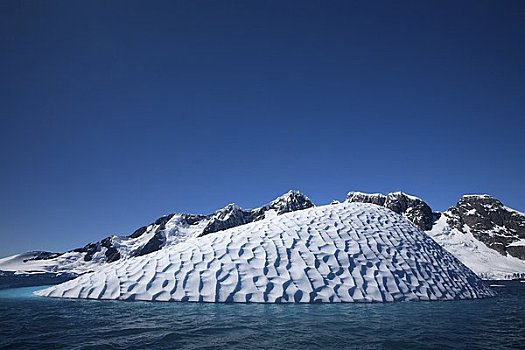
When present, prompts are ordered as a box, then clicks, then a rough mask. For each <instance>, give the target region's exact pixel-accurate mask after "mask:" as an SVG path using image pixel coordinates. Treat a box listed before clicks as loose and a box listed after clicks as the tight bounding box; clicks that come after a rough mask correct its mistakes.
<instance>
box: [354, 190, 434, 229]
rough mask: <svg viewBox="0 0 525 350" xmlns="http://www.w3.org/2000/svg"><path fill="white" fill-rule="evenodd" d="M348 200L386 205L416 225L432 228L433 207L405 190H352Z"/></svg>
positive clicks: (421, 227) (422, 227)
mask: <svg viewBox="0 0 525 350" xmlns="http://www.w3.org/2000/svg"><path fill="white" fill-rule="evenodd" d="M346 201H348V202H359V203H372V204H376V205H379V206H382V207H386V208H388V209H390V210H392V211H393V212H396V213H398V214H402V215H404V216H405V217H406V218H407V219H408V220H410V221H411V222H412V223H413V224H414V225H416V226H417V227H419V228H420V229H422V230H424V231H427V230H430V229H431V228H432V223H433V222H434V214H433V213H432V209H431V208H430V207H429V206H428V204H426V203H425V202H424V201H422V200H421V199H419V198H417V197H414V196H410V195H407V194H405V193H403V192H393V193H389V194H388V195H386V196H385V195H384V194H381V193H373V194H369V193H362V192H350V193H348V195H347V196H346Z"/></svg>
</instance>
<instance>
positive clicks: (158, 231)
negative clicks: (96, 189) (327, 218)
mask: <svg viewBox="0 0 525 350" xmlns="http://www.w3.org/2000/svg"><path fill="white" fill-rule="evenodd" d="M313 206H314V205H313V203H312V202H311V201H310V199H309V198H308V197H306V196H305V195H303V194H301V193H299V192H297V191H289V192H288V193H285V194H284V195H282V196H280V197H278V198H276V199H275V200H273V201H272V202H270V203H268V204H266V205H264V206H262V207H260V208H256V209H252V210H244V209H241V208H240V207H239V206H237V205H235V204H229V205H227V206H226V207H224V208H222V209H220V210H217V211H216V212H214V213H212V214H210V215H198V214H179V213H174V214H169V215H164V216H162V217H160V218H158V219H157V220H155V221H154V222H153V223H151V224H149V225H146V226H142V227H140V228H138V229H137V230H135V231H134V232H133V233H132V234H130V235H128V236H110V237H106V238H104V239H102V240H100V241H98V242H94V243H89V244H87V245H86V246H84V247H82V248H77V249H74V250H71V251H68V252H65V253H51V252H41V251H36V252H28V253H23V254H18V255H14V256H10V257H6V258H2V259H0V273H1V272H2V271H4V272H14V273H17V274H41V273H65V272H67V273H73V274H82V273H85V272H89V271H94V270H97V269H99V268H100V267H101V266H103V265H105V264H107V263H113V262H115V261H118V260H121V259H129V258H132V257H136V256H143V255H147V254H150V253H153V252H155V251H157V250H159V249H162V248H163V247H165V246H169V245H173V244H177V243H179V242H183V241H185V240H186V239H188V238H190V237H200V236H204V235H207V234H210V233H213V232H217V231H222V230H226V229H228V228H232V227H236V226H239V225H244V224H247V223H250V222H254V221H258V220H262V219H264V218H265V217H266V216H267V215H272V216H273V215H281V214H284V213H287V212H291V211H296V210H302V209H306V208H311V207H313Z"/></svg>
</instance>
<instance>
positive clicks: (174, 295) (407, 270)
mask: <svg viewBox="0 0 525 350" xmlns="http://www.w3.org/2000/svg"><path fill="white" fill-rule="evenodd" d="M37 294H38V295H41V296H50V297H68V298H89V299H119V300H154V301H170V300H171V301H201V302H241V303H246V302H260V303H263V302H268V303H279V302H303V303H311V302H389V301H398V300H451V299H469V298H480V297H487V296H491V295H492V292H491V290H490V289H488V288H487V287H486V286H485V285H484V284H483V282H482V281H481V280H480V279H479V278H478V277H476V275H474V273H472V272H471V271H470V270H469V269H468V268H467V267H465V266H464V265H463V264H461V263H460V262H459V261H458V260H457V259H456V258H454V257H453V256H452V255H451V254H450V253H448V252H446V251H445V250H444V249H442V248H441V247H440V246H439V245H438V244H437V243H435V242H434V241H433V240H432V239H431V238H430V237H428V236H427V235H426V234H425V233H424V232H422V231H420V230H418V229H417V228H416V227H414V226H413V225H412V224H411V223H409V222H408V221H407V220H406V219H404V218H403V217H402V216H400V215H398V214H396V213H394V212H392V211H390V210H388V209H386V208H382V207H378V206H376V205H373V204H363V203H342V204H336V205H328V206H322V207H316V208H311V209H306V210H301V211H297V212H293V213H288V214H284V215H280V216H275V217H271V218H267V219H264V220H262V221H258V222H254V223H251V224H247V225H243V226H240V227H236V228H232V229H229V230H225V231H220V232H216V233H213V234H210V235H208V236H204V237H200V238H194V239H190V240H188V241H186V242H183V243H180V244H177V245H174V246H171V247H167V248H165V249H163V250H160V251H158V252H155V253H152V254H149V255H146V256H142V257H136V258H132V259H128V260H124V261H119V262H117V263H115V264H112V265H108V266H106V267H104V268H102V269H101V270H100V271H97V272H93V273H88V274H85V275H82V276H80V277H79V278H77V279H75V280H71V281H68V282H66V283H63V284H60V285H57V286H54V287H50V288H48V289H45V290H42V291H39V292H37Z"/></svg>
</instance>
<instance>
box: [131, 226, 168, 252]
mask: <svg viewBox="0 0 525 350" xmlns="http://www.w3.org/2000/svg"><path fill="white" fill-rule="evenodd" d="M165 242H166V235H165V234H164V231H158V232H157V233H155V234H154V235H153V237H152V238H151V239H150V240H149V241H148V243H146V245H144V246H143V247H142V248H140V249H139V250H138V251H137V252H136V253H135V256H141V255H146V254H149V253H153V252H156V251H157V250H159V249H160V248H161V247H162V245H163V244H164V243H165Z"/></svg>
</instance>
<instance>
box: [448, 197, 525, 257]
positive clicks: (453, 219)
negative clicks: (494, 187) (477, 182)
mask: <svg viewBox="0 0 525 350" xmlns="http://www.w3.org/2000/svg"><path fill="white" fill-rule="evenodd" d="M445 215H446V217H447V223H448V224H449V225H450V226H451V227H452V228H455V229H457V230H459V231H460V232H463V233H466V231H467V229H468V230H469V231H470V232H471V233H472V235H473V236H474V237H475V238H476V239H478V240H479V241H481V242H483V243H484V244H485V245H487V246H488V247H490V248H492V249H494V250H496V251H498V252H499V253H500V254H502V255H506V254H507V253H508V254H510V255H512V256H515V257H517V258H519V259H523V260H525V246H523V245H521V246H513V245H511V244H512V243H513V242H517V241H519V240H521V239H525V215H523V214H522V213H519V212H517V211H514V210H512V209H509V208H507V207H505V206H504V205H503V204H502V203H501V202H500V201H499V200H497V199H495V198H493V197H491V196H489V195H466V196H463V197H461V198H460V200H459V201H458V203H457V204H456V206H454V207H451V208H450V209H449V210H448V211H447V212H445Z"/></svg>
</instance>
